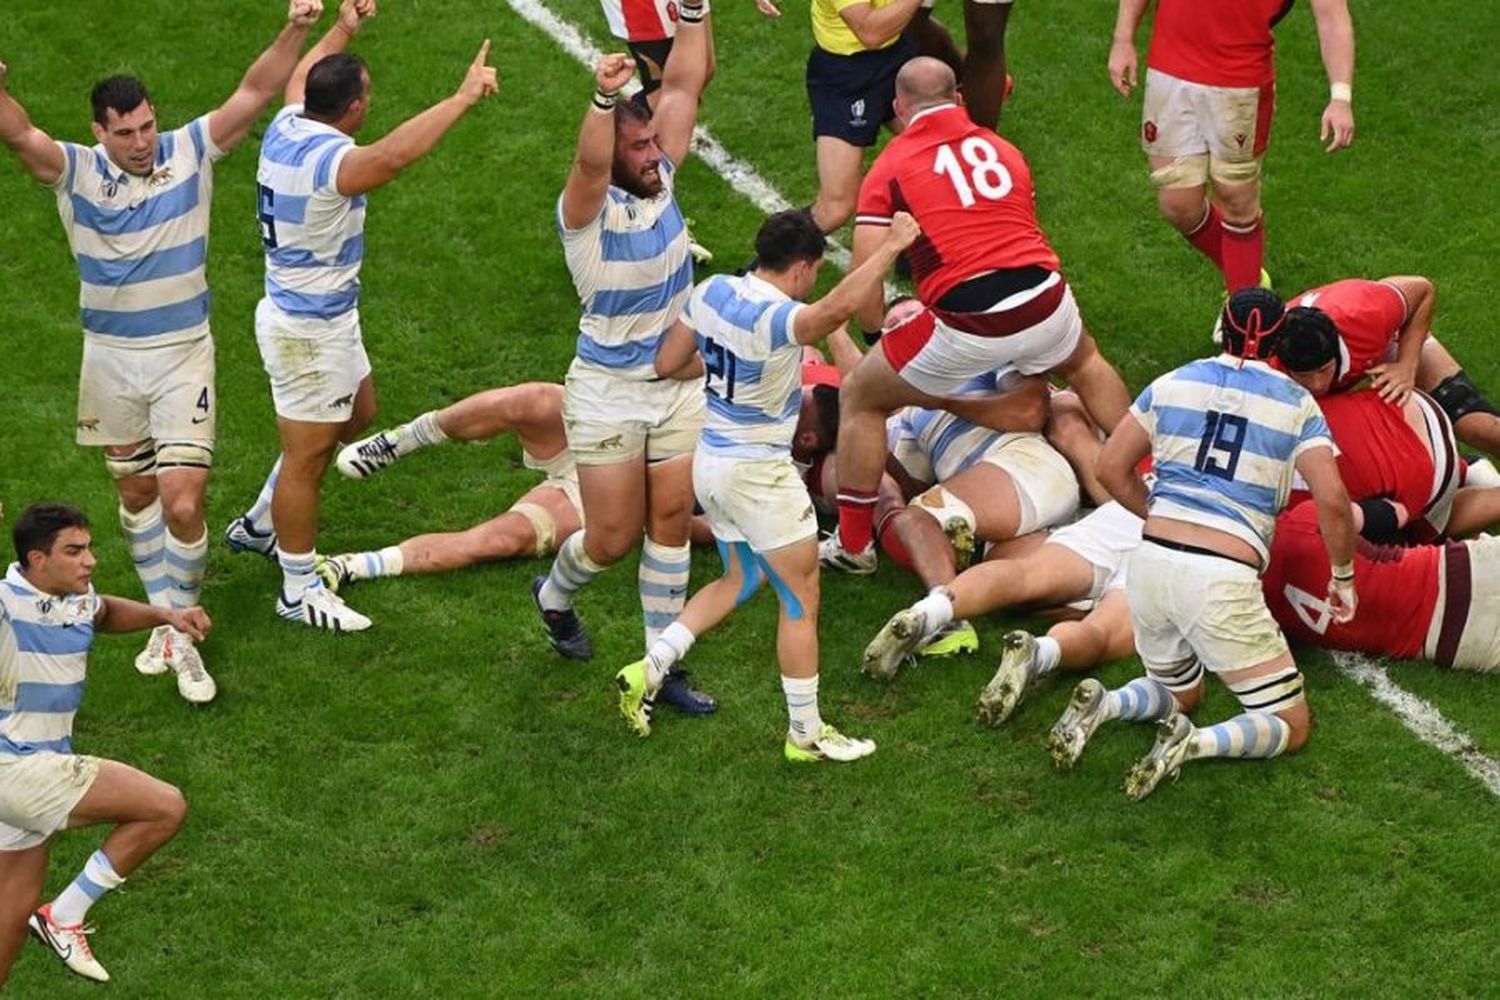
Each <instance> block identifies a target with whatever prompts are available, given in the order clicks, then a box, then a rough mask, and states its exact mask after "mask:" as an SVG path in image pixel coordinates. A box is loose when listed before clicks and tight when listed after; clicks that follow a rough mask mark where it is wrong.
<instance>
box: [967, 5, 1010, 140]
mask: <svg viewBox="0 0 1500 1000" xmlns="http://www.w3.org/2000/svg"><path fill="white" fill-rule="evenodd" d="M1009 20H1010V4H1008V3H975V2H974V0H964V35H965V38H966V40H967V42H968V46H969V50H968V52H967V54H965V56H964V70H963V76H962V78H961V79H962V80H963V88H964V106H965V107H967V108H968V109H969V117H970V118H972V119H973V120H974V123H975V124H976V125H983V126H984V127H985V128H988V129H993V128H995V127H997V126H998V125H999V123H1000V111H1001V108H1002V106H1003V104H1004V100H1005V26H1006V24H1007V23H1008V22H1009Z"/></svg>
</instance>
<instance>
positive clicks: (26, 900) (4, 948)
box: [0, 843, 47, 986]
mask: <svg viewBox="0 0 1500 1000" xmlns="http://www.w3.org/2000/svg"><path fill="white" fill-rule="evenodd" d="M46 877H47V845H46V844H45V843H42V844H38V845H36V846H35V847H28V848H27V849H26V850H24V851H0V886H4V887H5V891H4V892H0V986H4V985H5V981H6V979H8V978H9V977H10V967H11V966H12V965H13V964H15V961H16V955H17V954H18V953H19V952H20V951H21V946H22V945H23V944H25V943H26V921H27V919H28V918H29V917H30V916H31V911H32V910H35V909H36V907H37V904H38V903H40V902H41V899H42V885H43V883H44V882H45V880H46Z"/></svg>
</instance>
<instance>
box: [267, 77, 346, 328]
mask: <svg viewBox="0 0 1500 1000" xmlns="http://www.w3.org/2000/svg"><path fill="white" fill-rule="evenodd" d="M353 148H354V140H353V139H352V138H351V137H349V136H347V135H345V134H344V133H343V132H340V131H339V130H338V129H336V128H334V127H333V126H332V125H325V124H323V123H322V122H318V121H313V120H312V119H311V118H307V117H304V116H303V114H302V105H300V104H288V105H287V106H286V107H284V108H282V109H281V110H280V111H279V112H277V113H276V117H275V118H273V119H271V124H270V126H269V127H268V128H267V129H266V137H265V138H264V139H263V140H261V144H260V167H259V169H258V170H257V171H256V175H255V179H256V183H257V186H258V189H259V198H258V206H257V214H258V216H259V218H260V237H261V244H262V245H263V246H264V248H265V251H266V295H265V298H266V301H267V302H269V303H270V305H271V306H272V307H274V308H275V310H276V311H277V312H279V313H281V318H283V320H284V321H285V322H287V324H288V325H289V326H291V327H292V328H293V329H297V328H299V327H303V328H306V329H308V330H309V331H310V332H317V331H321V330H325V329H327V328H328V325H329V324H330V323H333V322H335V321H342V322H346V323H352V322H355V321H356V320H357V319H358V313H357V311H356V310H357V309H358V308H359V268H360V264H361V263H363V261H364V259H365V201H366V199H365V196H364V195H356V196H354V197H352V198H351V197H348V196H347V195H342V194H339V191H338V186H337V180H338V174H339V164H340V163H341V162H342V161H343V159H344V157H345V155H347V154H348V152H349V151H350V150H351V149H353Z"/></svg>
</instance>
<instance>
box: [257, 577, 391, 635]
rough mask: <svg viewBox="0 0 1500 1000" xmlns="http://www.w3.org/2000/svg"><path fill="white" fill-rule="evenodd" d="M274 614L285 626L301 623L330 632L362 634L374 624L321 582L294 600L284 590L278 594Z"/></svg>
mask: <svg viewBox="0 0 1500 1000" xmlns="http://www.w3.org/2000/svg"><path fill="white" fill-rule="evenodd" d="M276 613H277V614H278V615H280V616H281V617H283V618H285V619H286V620H287V621H289V622H301V623H302V624H303V625H311V626H312V627H313V628H321V629H327V630H328V631H330V632H363V631H364V630H365V629H367V628H369V627H370V626H371V625H373V624H374V623H373V622H372V621H370V619H368V618H366V617H365V616H364V615H362V614H360V613H359V612H358V611H355V610H354V609H353V608H351V607H349V605H347V604H345V603H344V601H343V598H341V597H339V595H337V594H335V593H334V592H333V591H331V590H329V589H328V588H327V587H325V586H323V585H322V584H321V582H320V583H319V584H317V585H315V586H312V587H308V588H307V589H306V590H304V591H303V592H302V594H301V596H300V597H298V598H297V599H296V600H288V599H287V596H286V591H284V590H283V591H280V592H278V593H277V595H276Z"/></svg>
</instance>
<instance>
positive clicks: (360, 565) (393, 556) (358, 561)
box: [344, 545, 406, 580]
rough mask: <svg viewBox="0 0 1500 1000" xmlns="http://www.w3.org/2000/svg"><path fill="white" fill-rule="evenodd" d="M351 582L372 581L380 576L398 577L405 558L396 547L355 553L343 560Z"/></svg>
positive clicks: (398, 547)
mask: <svg viewBox="0 0 1500 1000" xmlns="http://www.w3.org/2000/svg"><path fill="white" fill-rule="evenodd" d="M344 566H345V568H346V569H347V570H348V571H349V579H351V580H374V579H376V578H378V577H382V576H400V575H401V572H402V570H404V569H405V568H406V557H405V556H403V555H402V554H401V548H400V546H397V545H392V546H389V547H388V548H384V549H377V550H376V551H373V552H356V553H354V554H353V555H351V556H349V557H348V558H347V559H346V560H344Z"/></svg>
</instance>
